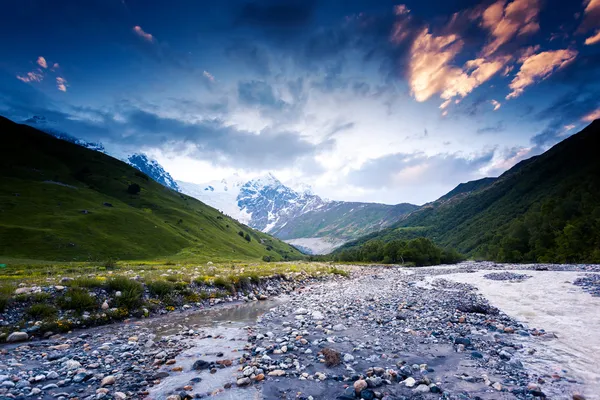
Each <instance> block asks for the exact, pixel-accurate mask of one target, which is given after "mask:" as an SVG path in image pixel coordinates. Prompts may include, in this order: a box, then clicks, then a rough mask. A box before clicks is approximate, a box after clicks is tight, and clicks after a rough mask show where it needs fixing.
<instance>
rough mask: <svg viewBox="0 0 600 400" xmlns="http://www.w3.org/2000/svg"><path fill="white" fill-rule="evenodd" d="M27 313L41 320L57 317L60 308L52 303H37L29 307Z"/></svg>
mask: <svg viewBox="0 0 600 400" xmlns="http://www.w3.org/2000/svg"><path fill="white" fill-rule="evenodd" d="M26 314H27V315H28V316H29V317H31V318H34V319H36V320H40V319H46V318H51V317H55V316H56V314H58V310H57V309H56V307H54V306H52V305H50V304H46V303H36V304H33V305H31V307H29V308H28V309H27V311H26Z"/></svg>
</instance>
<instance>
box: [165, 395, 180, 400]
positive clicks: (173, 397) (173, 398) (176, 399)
mask: <svg viewBox="0 0 600 400" xmlns="http://www.w3.org/2000/svg"><path fill="white" fill-rule="evenodd" d="M167 400H181V396H180V395H178V394H172V395H170V396H169V397H167Z"/></svg>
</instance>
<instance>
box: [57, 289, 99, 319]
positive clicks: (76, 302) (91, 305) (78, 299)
mask: <svg viewBox="0 0 600 400" xmlns="http://www.w3.org/2000/svg"><path fill="white" fill-rule="evenodd" d="M58 303H59V305H60V307H61V308H63V309H66V310H74V311H77V312H80V313H81V312H84V311H90V310H94V309H95V308H97V307H98V303H97V302H96V298H95V297H93V296H91V295H90V294H89V293H88V292H87V290H85V289H81V288H71V289H69V290H68V291H67V293H65V294H64V295H63V296H62V297H61V298H60V299H59V301H58Z"/></svg>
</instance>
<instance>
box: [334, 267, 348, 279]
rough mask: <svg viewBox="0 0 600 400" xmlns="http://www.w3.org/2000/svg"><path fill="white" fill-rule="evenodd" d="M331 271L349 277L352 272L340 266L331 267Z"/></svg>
mask: <svg viewBox="0 0 600 400" xmlns="http://www.w3.org/2000/svg"><path fill="white" fill-rule="evenodd" d="M329 272H330V273H332V274H333V275H340V276H343V277H344V278H348V277H349V276H350V274H349V273H348V271H344V270H343V269H340V268H337V267H331V268H330V269H329Z"/></svg>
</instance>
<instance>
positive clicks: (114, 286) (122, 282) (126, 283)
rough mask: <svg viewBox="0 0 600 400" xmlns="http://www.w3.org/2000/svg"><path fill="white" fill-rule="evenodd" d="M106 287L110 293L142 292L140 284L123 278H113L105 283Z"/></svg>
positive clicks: (142, 288)
mask: <svg viewBox="0 0 600 400" xmlns="http://www.w3.org/2000/svg"><path fill="white" fill-rule="evenodd" d="M106 287H107V288H108V289H109V290H112V291H115V292H116V291H120V292H126V291H129V290H138V291H139V292H140V293H142V292H143V291H144V287H143V286H142V284H141V283H139V282H137V281H134V280H131V279H129V278H127V277H125V276H115V277H113V278H110V279H109V280H108V281H107V282H106Z"/></svg>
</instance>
